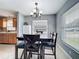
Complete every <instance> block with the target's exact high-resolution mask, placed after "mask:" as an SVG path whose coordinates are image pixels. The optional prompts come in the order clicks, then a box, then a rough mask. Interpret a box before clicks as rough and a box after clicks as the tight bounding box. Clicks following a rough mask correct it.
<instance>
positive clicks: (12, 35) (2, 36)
mask: <svg viewBox="0 0 79 59" xmlns="http://www.w3.org/2000/svg"><path fill="white" fill-rule="evenodd" d="M3 43H5V44H15V43H16V32H0V44H3Z"/></svg>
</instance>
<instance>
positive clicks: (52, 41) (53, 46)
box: [43, 32, 57, 59]
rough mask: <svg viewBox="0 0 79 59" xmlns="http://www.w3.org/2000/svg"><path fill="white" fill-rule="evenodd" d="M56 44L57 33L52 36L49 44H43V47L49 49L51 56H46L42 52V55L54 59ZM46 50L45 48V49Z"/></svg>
mask: <svg viewBox="0 0 79 59" xmlns="http://www.w3.org/2000/svg"><path fill="white" fill-rule="evenodd" d="M56 42H57V33H55V32H54V33H53V34H52V40H51V41H50V42H44V43H43V46H44V47H48V48H51V50H52V54H48V53H45V52H44V55H54V58H55V59H56ZM46 49H47V48H46Z"/></svg>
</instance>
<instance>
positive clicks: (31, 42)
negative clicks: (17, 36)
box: [23, 34, 40, 59]
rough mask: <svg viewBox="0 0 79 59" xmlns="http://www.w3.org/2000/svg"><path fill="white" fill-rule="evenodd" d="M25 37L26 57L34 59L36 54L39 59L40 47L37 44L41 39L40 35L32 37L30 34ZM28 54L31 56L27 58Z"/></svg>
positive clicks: (24, 35)
mask: <svg viewBox="0 0 79 59" xmlns="http://www.w3.org/2000/svg"><path fill="white" fill-rule="evenodd" d="M23 37H24V43H25V48H24V52H25V53H24V56H25V58H26V59H30V58H32V55H33V54H34V53H35V52H36V53H37V54H36V55H38V59H39V45H38V44H35V42H37V41H38V40H39V39H40V35H30V34H23ZM27 52H28V53H29V55H28V56H27Z"/></svg>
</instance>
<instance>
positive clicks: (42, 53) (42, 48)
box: [40, 45, 44, 59]
mask: <svg viewBox="0 0 79 59" xmlns="http://www.w3.org/2000/svg"><path fill="white" fill-rule="evenodd" d="M40 59H44V46H43V45H42V46H41V47H40Z"/></svg>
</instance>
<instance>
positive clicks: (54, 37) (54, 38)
mask: <svg viewBox="0 0 79 59" xmlns="http://www.w3.org/2000/svg"><path fill="white" fill-rule="evenodd" d="M52 38H53V44H54V45H56V42H57V33H55V32H54V33H53V34H52Z"/></svg>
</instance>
